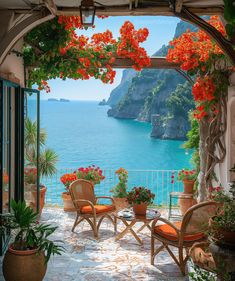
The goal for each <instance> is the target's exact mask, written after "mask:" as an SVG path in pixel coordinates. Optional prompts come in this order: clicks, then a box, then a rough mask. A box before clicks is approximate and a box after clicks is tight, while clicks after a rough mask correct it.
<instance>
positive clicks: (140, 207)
mask: <svg viewBox="0 0 235 281" xmlns="http://www.w3.org/2000/svg"><path fill="white" fill-rule="evenodd" d="M147 207H148V204H146V203H140V204H133V211H134V213H135V214H136V215H141V216H144V215H146V211H147Z"/></svg>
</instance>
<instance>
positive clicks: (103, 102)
mask: <svg viewBox="0 0 235 281" xmlns="http://www.w3.org/2000/svg"><path fill="white" fill-rule="evenodd" d="M99 105H107V102H106V100H105V99H103V100H102V101H100V102H99Z"/></svg>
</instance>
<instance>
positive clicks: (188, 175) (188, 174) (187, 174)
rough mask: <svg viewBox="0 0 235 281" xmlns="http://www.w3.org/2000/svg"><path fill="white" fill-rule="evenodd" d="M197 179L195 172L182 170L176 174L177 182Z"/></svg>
mask: <svg viewBox="0 0 235 281" xmlns="http://www.w3.org/2000/svg"><path fill="white" fill-rule="evenodd" d="M196 178H197V172H196V170H188V169H182V170H181V171H179V173H178V180H180V181H183V180H196Z"/></svg>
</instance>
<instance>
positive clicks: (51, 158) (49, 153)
mask: <svg viewBox="0 0 235 281" xmlns="http://www.w3.org/2000/svg"><path fill="white" fill-rule="evenodd" d="M46 137H47V135H46V132H45V130H44V129H41V130H40V136H39V142H40V155H39V176H40V179H41V178H42V177H51V176H53V175H54V174H55V173H56V163H57V161H58V156H57V154H56V153H55V152H54V150H52V149H50V148H45V144H46ZM25 162H26V166H25V169H24V182H25V191H26V198H27V194H29V196H28V199H29V203H30V205H31V206H32V207H33V208H34V210H36V198H37V191H36V183H37V168H36V167H37V122H36V121H32V120H30V119H29V118H26V120H25ZM45 194H46V187H45V186H44V185H43V184H41V183H40V213H41V212H42V209H43V206H44V201H45ZM27 201H28V200H27Z"/></svg>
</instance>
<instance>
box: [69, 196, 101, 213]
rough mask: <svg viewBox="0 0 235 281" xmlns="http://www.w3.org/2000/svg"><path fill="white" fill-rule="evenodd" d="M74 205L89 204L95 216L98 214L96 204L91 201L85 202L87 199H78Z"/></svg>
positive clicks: (74, 201)
mask: <svg viewBox="0 0 235 281" xmlns="http://www.w3.org/2000/svg"><path fill="white" fill-rule="evenodd" d="M73 203H74V205H75V204H76V203H87V204H88V205H90V206H91V208H92V212H93V214H96V212H95V207H94V204H93V203H92V202H91V201H89V200H85V199H76V200H73ZM75 207H76V205H75ZM81 207H82V206H81Z"/></svg>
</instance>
